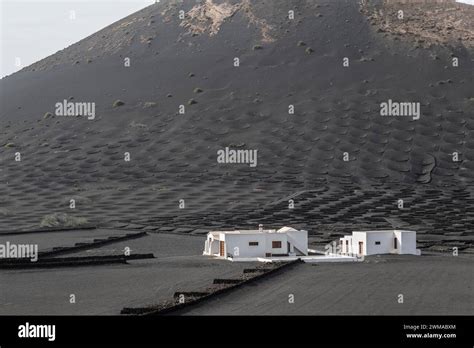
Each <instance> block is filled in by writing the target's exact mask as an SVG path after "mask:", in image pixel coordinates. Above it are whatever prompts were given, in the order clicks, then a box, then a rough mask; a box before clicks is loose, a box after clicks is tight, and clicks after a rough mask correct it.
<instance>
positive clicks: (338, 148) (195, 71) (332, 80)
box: [0, 0, 474, 230]
mask: <svg viewBox="0 0 474 348" xmlns="http://www.w3.org/2000/svg"><path fill="white" fill-rule="evenodd" d="M397 6H398V7H399V8H400V9H402V10H404V16H403V18H402V19H398V18H397V14H398V10H397V9H398V7H396V8H393V2H389V3H384V2H379V1H363V2H362V5H361V4H359V2H357V1H345V0H338V1H334V0H330V1H329V0H327V1H323V0H321V1H317V0H311V1H310V0H306V1H301V0H274V1H265V2H263V1H256V0H242V1H237V0H234V1H230V0H220V1H217V0H206V1H197V2H196V1H171V2H170V1H166V2H162V3H159V4H156V5H152V6H149V7H147V8H145V9H143V10H141V11H139V12H137V13H134V14H132V15H130V16H129V17H127V18H124V19H122V20H120V21H118V22H116V23H114V24H112V25H110V26H109V27H107V28H105V29H103V30H101V31H99V32H97V33H96V34H94V35H91V36H90V37H87V38H85V39H84V40H82V41H80V42H78V43H76V44H74V45H72V46H70V47H68V48H66V49H64V50H62V51H59V52H58V53H56V54H54V55H52V56H50V57H47V58H45V59H43V60H41V61H39V62H37V63H35V64H33V65H31V66H29V67H27V68H25V69H23V70H22V71H20V72H17V73H15V74H13V75H11V76H8V77H6V78H3V79H2V80H1V81H0V89H1V109H0V124H1V143H2V144H1V145H2V146H1V147H0V158H1V163H2V167H1V171H0V175H1V186H0V193H1V201H0V204H1V206H0V209H1V210H0V214H1V215H0V217H2V219H1V220H0V221H1V223H0V230H8V229H16V228H20V227H23V226H26V225H32V226H34V225H39V224H40V222H41V220H42V219H43V218H44V217H45V216H48V215H49V214H54V213H68V214H72V215H78V216H80V217H81V218H85V219H86V220H87V221H89V222H96V221H99V222H106V221H110V220H124V221H131V220H147V219H153V218H156V217H160V216H168V217H182V216H188V215H187V214H190V215H193V214H195V213H198V212H199V213H201V215H199V216H204V217H205V218H204V220H203V219H201V220H200V221H201V222H202V224H203V225H206V224H207V223H208V222H209V220H205V219H206V217H207V219H211V220H212V216H213V214H216V213H218V212H222V211H226V210H230V211H231V212H235V214H237V213H239V212H240V213H242V212H246V211H252V210H254V209H259V208H262V207H265V205H266V204H269V203H271V202H279V200H282V202H283V203H284V204H283V205H282V206H281V207H280V208H281V209H282V210H284V209H286V205H287V200H286V198H285V197H289V196H291V195H292V194H295V193H297V192H301V191H305V190H315V189H317V190H325V189H326V190H329V191H328V192H339V191H337V189H338V188H341V187H350V189H349V190H348V191H347V192H350V193H351V194H354V199H353V200H352V201H351V202H352V203H350V204H362V203H363V202H364V201H363V200H362V201H358V198H357V197H360V195H359V194H358V193H354V192H363V191H357V190H359V189H362V190H365V189H373V188H374V187H379V185H383V187H384V188H383V190H382V191H383V192H385V194H387V196H384V194H374V195H372V196H370V197H366V198H367V199H368V200H367V201H366V202H367V205H365V206H361V207H360V209H358V210H357V211H356V212H353V213H351V214H352V215H351V214H349V215H344V214H343V213H344V212H348V211H349V210H348V209H349V208H347V205H344V204H342V205H340V206H338V207H336V208H334V210H332V208H331V204H330V202H331V201H334V200H339V199H342V200H344V199H345V198H344V197H342V196H338V197H336V198H335V197H334V196H330V195H328V196H327V200H326V199H320V200H319V201H318V203H317V204H316V203H315V205H313V206H311V209H313V210H308V209H309V208H308V209H307V210H306V211H307V212H309V213H311V214H309V216H307V217H305V216H300V218H296V220H291V219H292V218H291V217H289V218H288V220H287V221H285V222H290V223H291V222H293V223H300V222H301V223H303V222H305V219H311V218H313V219H319V218H321V219H323V218H325V217H327V216H330V215H331V214H336V215H335V216H334V222H340V221H342V220H343V219H346V220H349V219H352V218H353V217H354V216H363V215H364V214H365V213H367V211H368V209H369V208H370V209H376V208H377V204H376V199H378V198H380V199H384V201H383V204H385V205H383V206H384V207H385V206H386V205H391V204H396V203H394V202H396V200H397V199H398V198H399V197H397V194H398V193H393V194H391V193H390V192H392V191H390V190H391V189H393V190H397V189H399V188H400V187H405V190H406V191H405V193H406V194H408V193H409V192H415V191H416V192H418V191H419V192H421V193H420V194H422V195H423V194H424V192H427V191H426V190H429V189H434V188H436V189H439V188H440V187H442V186H448V187H450V188H455V187H463V188H464V189H465V190H468V192H470V191H469V190H470V188H469V185H471V183H472V180H473V179H474V171H473V169H474V164H473V163H474V162H473V161H474V137H473V130H474V112H473V110H474V95H473V91H474V83H473V78H472V71H473V67H474V64H473V49H472V45H471V44H472V37H473V36H472V31H471V29H472V28H470V27H463V23H469V21H466V18H471V19H472V15H473V11H472V9H471V8H469V6H467V5H466V6H463V5H456V4H453V3H449V4H439V5H435V4H429V6H431V10H433V6H439V7H440V9H441V10H440V11H445V12H442V13H444V14H446V16H444V17H443V18H444V20H443V21H442V22H441V21H439V23H435V24H433V27H432V26H431V25H432V24H429V23H428V24H426V23H424V22H423V21H424V20H425V19H426V20H428V19H429V18H425V17H423V16H424V12H421V13H420V12H419V9H420V8H422V7H420V6H423V4H420V5H419V6H418V7H413V6H409V5H407V4H403V3H402V4H397ZM453 8H454V10H453ZM456 9H457V10H458V11H459V12H456ZM291 11H293V12H291ZM393 11H394V12H393ZM446 11H451V12H446ZM431 12H432V14H433V16H434V15H435V14H436V13H438V14H439V13H440V12H439V11H438V12H437V11H431ZM183 14H184V17H183V16H182V15H183ZM293 14H294V19H293V17H292V15H293ZM459 14H461V17H462V18H461V19H462V20H464V21H461V22H459V21H458V20H455V19H456V18H455V17H456V16H458V15H459ZM453 16H454V17H453ZM422 17H423V18H422ZM449 20H452V21H453V23H455V24H453V25H452V26H450V24H449V23H450V22H449ZM423 23H424V24H423ZM465 25H466V26H467V25H468V24H465ZM438 26H439V27H438ZM410 28H414V30H413V31H410V30H409V29H410ZM455 58H456V59H457V61H458V64H457V65H455V64H454V63H453V62H454V59H455ZM389 101H391V102H401V103H405V102H406V103H415V104H417V105H419V107H420V114H419V115H418V116H419V117H418V118H417V117H415V116H414V115H405V116H396V115H387V116H382V115H381V105H382V104H383V103H388V102H389ZM67 102H71V103H74V102H87V103H95V104H94V105H95V117H93V119H92V118H91V117H90V118H91V119H88V117H86V116H87V115H82V116H78V117H69V116H61V115H58V114H57V106H56V104H57V103H67ZM226 148H228V149H230V150H249V151H255V150H256V151H257V152H256V154H257V159H258V160H257V162H256V163H255V164H256V166H252V165H250V164H249V163H240V164H232V163H219V161H218V151H219V150H224V149H226ZM16 153H20V154H21V161H15V154H16ZM254 153H255V152H254ZM455 153H456V154H458V155H457V156H458V157H456V159H457V160H454V159H453V158H455V155H453V154H455ZM127 156H128V157H127ZM126 159H129V160H128V161H127V160H126ZM347 185H349V186H347ZM415 187H416V189H415ZM466 187H467V188H466ZM324 188H325V189H324ZM331 190H336V191H331ZM417 190H418V191H417ZM347 192H346V193H347ZM393 192H398V191H393ZM335 194H336V193H335ZM452 195H454V194H452ZM454 196H455V195H454ZM467 196H469V193H468V194H467ZM74 197H76V199H77V204H76V208H75V209H70V208H69V201H70V199H71V198H74ZM416 197H418V198H420V197H419V196H416ZM416 197H415V198H416ZM430 197H432V196H430ZM346 198H347V196H346ZM415 198H414V199H415ZM432 198H433V199H435V198H436V197H432ZM437 198H440V197H437ZM445 198H446V199H447V200H448V201H450V200H451V193H450V195H448V196H446V197H445ZM364 199H365V198H364ZM180 202H181V203H182V204H181V206H180ZM422 203H423V199H422V200H421V201H420V204H422ZM296 206H298V201H297V202H296ZM435 206H436V204H434V205H433V206H432V209H435ZM320 207H327V208H328V210H327V211H325V212H321V210H318V209H319V208H320ZM314 209H316V210H314ZM394 209H396V206H394ZM341 212H342V213H341ZM232 214H234V213H232ZM232 214H231V215H232ZM271 214H273V213H271ZM271 214H270V215H268V216H267V217H268V221H276V218H277V215H274V216H273V218H274V219H273V218H272V215H271ZM337 214H340V215H337ZM2 215H3V216H2ZM196 216H198V215H196ZM242 216H247V215H242ZM253 218H254V219H255V220H258V218H259V216H254V217H253ZM433 219H435V217H433ZM181 221H191V220H181ZM214 221H220V222H223V221H222V220H219V219H218V218H216V219H215V220H214ZM229 221H232V220H229ZM240 221H241V222H240V223H241V224H245V223H246V222H249V223H253V220H251V219H249V220H245V218H242V219H241V220H240ZM307 221H309V220H306V222H307ZM377 221H379V220H377ZM409 224H411V225H413V224H416V222H413V221H410V222H409Z"/></svg>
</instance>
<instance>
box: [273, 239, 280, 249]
mask: <svg viewBox="0 0 474 348" xmlns="http://www.w3.org/2000/svg"><path fill="white" fill-rule="evenodd" d="M272 248H273V249H280V248H281V242H280V241H273V242H272Z"/></svg>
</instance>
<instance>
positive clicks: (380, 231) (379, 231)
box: [352, 230, 416, 233]
mask: <svg viewBox="0 0 474 348" xmlns="http://www.w3.org/2000/svg"><path fill="white" fill-rule="evenodd" d="M354 232H357V233H384V232H416V231H410V230H378V231H352V233H354Z"/></svg>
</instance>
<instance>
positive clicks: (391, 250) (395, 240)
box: [339, 230, 421, 255]
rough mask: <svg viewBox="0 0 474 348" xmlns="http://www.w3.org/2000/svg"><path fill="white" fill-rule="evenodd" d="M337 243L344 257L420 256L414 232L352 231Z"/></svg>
mask: <svg viewBox="0 0 474 348" xmlns="http://www.w3.org/2000/svg"><path fill="white" fill-rule="evenodd" d="M339 242H340V252H341V253H342V254H346V255H347V254H351V255H375V254H412V255H420V254H421V252H420V250H419V249H416V232H415V231H404V230H385V231H354V232H352V235H351V236H344V237H343V238H341V239H340V240H339Z"/></svg>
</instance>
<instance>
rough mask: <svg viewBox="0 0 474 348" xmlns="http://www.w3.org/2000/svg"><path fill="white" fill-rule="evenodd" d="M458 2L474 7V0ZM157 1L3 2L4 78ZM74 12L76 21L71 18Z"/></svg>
mask: <svg viewBox="0 0 474 348" xmlns="http://www.w3.org/2000/svg"><path fill="white" fill-rule="evenodd" d="M335 1H337V0H335ZM354 1H355V0H354ZM458 1H459V2H465V3H470V4H472V5H474V0H458ZM154 2H155V1H154V0H46V1H45V0H0V77H3V76H5V75H9V74H12V73H14V72H15V71H18V70H20V69H21V68H23V67H25V66H28V65H30V64H32V63H34V62H36V61H38V60H40V59H43V58H45V57H47V56H49V55H51V54H53V53H55V52H57V51H59V50H61V49H63V48H66V47H67V46H69V45H71V44H73V43H75V42H77V41H79V40H81V39H83V38H85V37H87V36H88V35H90V34H93V33H95V32H96V31H98V30H99V29H102V28H104V27H106V26H107V25H109V24H111V23H113V22H115V21H117V20H119V19H121V18H123V17H125V16H127V15H129V14H132V13H133V12H136V11H138V10H140V9H142V8H144V7H146V6H148V5H151V4H153V3H154ZM71 11H74V14H75V19H71ZM18 63H20V65H17V64H18Z"/></svg>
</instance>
